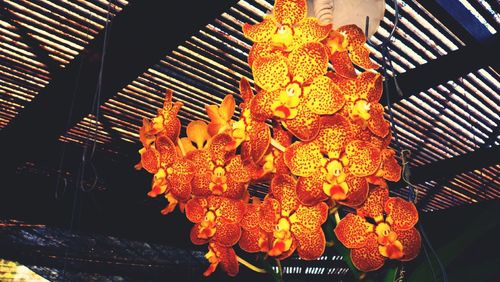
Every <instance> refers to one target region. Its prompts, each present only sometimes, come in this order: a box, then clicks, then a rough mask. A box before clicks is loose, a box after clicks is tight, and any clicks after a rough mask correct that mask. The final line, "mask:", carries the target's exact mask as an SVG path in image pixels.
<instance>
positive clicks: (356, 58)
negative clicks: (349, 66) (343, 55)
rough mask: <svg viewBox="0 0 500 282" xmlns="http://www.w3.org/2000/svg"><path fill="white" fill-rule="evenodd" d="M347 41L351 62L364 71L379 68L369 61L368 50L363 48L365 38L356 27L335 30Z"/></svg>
mask: <svg viewBox="0 0 500 282" xmlns="http://www.w3.org/2000/svg"><path fill="white" fill-rule="evenodd" d="M337 31H338V32H340V33H342V34H344V35H345V36H346V37H347V40H348V41H349V46H348V48H349V52H350V55H351V59H352V62H353V63H355V64H356V65H358V66H360V67H362V68H364V69H376V68H378V67H379V66H378V65H377V64H375V63H373V62H372V61H371V60H370V49H368V48H367V47H365V42H366V37H365V34H364V33H363V30H361V28H359V27H358V26H356V25H354V24H352V25H346V26H342V27H340V28H338V29H337Z"/></svg>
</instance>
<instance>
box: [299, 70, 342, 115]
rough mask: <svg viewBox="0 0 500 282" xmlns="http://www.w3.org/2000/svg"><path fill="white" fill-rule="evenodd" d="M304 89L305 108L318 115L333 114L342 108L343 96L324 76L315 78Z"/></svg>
mask: <svg viewBox="0 0 500 282" xmlns="http://www.w3.org/2000/svg"><path fill="white" fill-rule="evenodd" d="M306 89H307V91H306V101H307V102H306V103H307V106H308V107H309V109H311V111H313V112H314V113H316V114H318V115H331V114H334V113H335V112H337V111H338V110H340V109H341V108H342V106H344V103H345V100H344V96H343V95H342V93H340V91H339V89H338V88H337V86H335V84H334V83H333V81H332V80H331V79H330V78H328V77H326V76H320V77H318V78H316V79H315V80H314V81H313V83H312V84H311V85H310V86H309V87H308V88H306Z"/></svg>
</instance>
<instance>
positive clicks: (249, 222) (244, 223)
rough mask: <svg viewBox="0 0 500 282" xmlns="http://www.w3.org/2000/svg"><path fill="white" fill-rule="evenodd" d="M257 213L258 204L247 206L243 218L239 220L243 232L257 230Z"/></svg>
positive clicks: (258, 209)
mask: <svg viewBox="0 0 500 282" xmlns="http://www.w3.org/2000/svg"><path fill="white" fill-rule="evenodd" d="M259 211H260V204H251V205H249V206H248V207H247V209H246V212H245V214H244V215H243V218H242V219H241V227H243V229H245V230H254V229H257V228H259V216H260V214H259Z"/></svg>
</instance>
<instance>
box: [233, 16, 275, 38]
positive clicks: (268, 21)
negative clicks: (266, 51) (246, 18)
mask: <svg viewBox="0 0 500 282" xmlns="http://www.w3.org/2000/svg"><path fill="white" fill-rule="evenodd" d="M242 29H243V34H244V35H245V37H246V38H248V39H250V40H252V41H253V42H267V41H269V40H270V39H271V36H272V35H273V34H274V33H275V32H276V30H277V29H278V27H277V25H276V23H275V22H274V21H273V19H272V18H270V17H266V18H264V20H263V21H262V22H260V23H256V24H253V25H251V24H248V23H245V24H244V25H243V27H242Z"/></svg>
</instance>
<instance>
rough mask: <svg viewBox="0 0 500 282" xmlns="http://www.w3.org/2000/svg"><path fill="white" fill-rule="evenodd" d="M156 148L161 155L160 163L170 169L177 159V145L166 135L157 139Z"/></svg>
mask: <svg viewBox="0 0 500 282" xmlns="http://www.w3.org/2000/svg"><path fill="white" fill-rule="evenodd" d="M155 148H156V150H158V153H159V154H160V161H161V164H162V166H163V167H169V166H170V165H171V164H172V163H174V161H175V159H176V158H177V151H176V149H175V145H174V143H173V142H172V140H170V138H168V137H167V136H166V135H159V136H158V137H156V141H155Z"/></svg>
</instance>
